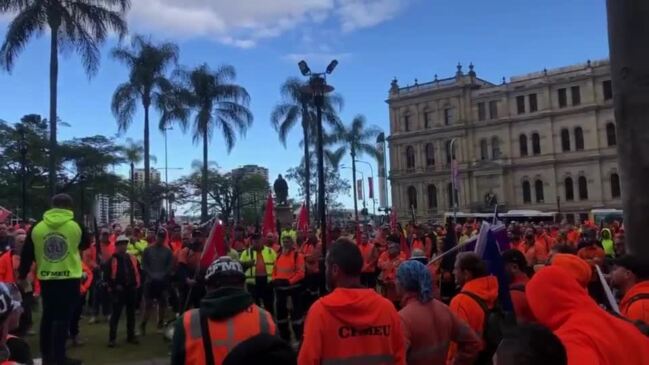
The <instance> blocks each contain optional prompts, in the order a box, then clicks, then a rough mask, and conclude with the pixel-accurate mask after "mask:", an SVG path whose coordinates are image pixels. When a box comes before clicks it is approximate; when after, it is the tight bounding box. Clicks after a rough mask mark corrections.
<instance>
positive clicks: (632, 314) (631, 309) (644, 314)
mask: <svg viewBox="0 0 649 365" xmlns="http://www.w3.org/2000/svg"><path fill="white" fill-rule="evenodd" d="M640 295H645V296H649V280H645V281H641V282H639V283H637V284H636V285H634V286H632V287H631V289H629V291H628V292H627V293H626V294H625V295H624V298H622V301H620V312H621V314H622V315H623V316H624V317H626V318H628V319H630V320H632V321H643V322H644V323H649V298H641V297H639V296H640Z"/></svg>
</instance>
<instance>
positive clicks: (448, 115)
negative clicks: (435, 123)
mask: <svg viewBox="0 0 649 365" xmlns="http://www.w3.org/2000/svg"><path fill="white" fill-rule="evenodd" d="M451 124H453V108H446V109H444V125H451Z"/></svg>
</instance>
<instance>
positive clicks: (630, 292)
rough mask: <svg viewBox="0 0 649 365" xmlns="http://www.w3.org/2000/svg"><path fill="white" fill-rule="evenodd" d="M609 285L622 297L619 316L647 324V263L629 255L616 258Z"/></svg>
mask: <svg viewBox="0 0 649 365" xmlns="http://www.w3.org/2000/svg"><path fill="white" fill-rule="evenodd" d="M611 285H612V286H613V287H614V288H616V289H617V290H618V293H619V294H620V295H622V299H621V301H620V312H621V314H622V315H623V316H624V317H626V318H627V319H629V320H631V321H642V322H644V323H647V324H649V263H648V262H647V261H646V260H642V259H640V258H638V257H636V256H631V255H625V256H622V257H618V258H617V259H616V260H615V262H614V266H613V271H612V272H611Z"/></svg>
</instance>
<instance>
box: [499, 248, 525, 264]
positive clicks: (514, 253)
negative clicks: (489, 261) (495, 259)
mask: <svg viewBox="0 0 649 365" xmlns="http://www.w3.org/2000/svg"><path fill="white" fill-rule="evenodd" d="M502 258H503V262H504V263H506V264H516V265H518V267H519V268H520V269H524V268H526V267H527V260H526V259H525V255H523V253H522V252H520V251H519V250H516V249H511V250H507V251H505V252H503V253H502Z"/></svg>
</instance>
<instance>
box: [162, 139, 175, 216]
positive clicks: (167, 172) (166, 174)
mask: <svg viewBox="0 0 649 365" xmlns="http://www.w3.org/2000/svg"><path fill="white" fill-rule="evenodd" d="M171 130H173V128H172V127H162V133H163V134H164V137H165V201H166V203H167V204H166V205H167V206H166V209H167V216H169V211H170V208H171V207H170V206H171V204H170V203H169V196H168V195H169V166H168V162H169V161H168V156H167V131H171Z"/></svg>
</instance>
